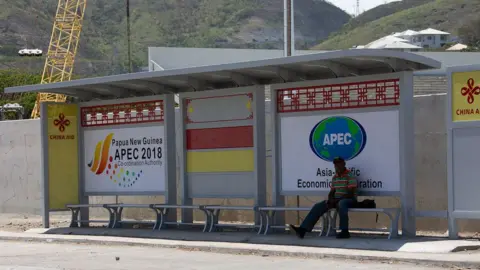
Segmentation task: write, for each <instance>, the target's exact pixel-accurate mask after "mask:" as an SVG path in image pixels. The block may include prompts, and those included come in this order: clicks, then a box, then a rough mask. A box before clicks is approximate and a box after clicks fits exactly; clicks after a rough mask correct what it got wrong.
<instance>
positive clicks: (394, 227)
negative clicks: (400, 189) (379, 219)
mask: <svg viewBox="0 0 480 270" xmlns="http://www.w3.org/2000/svg"><path fill="white" fill-rule="evenodd" d="M385 214H386V215H387V216H388V217H389V218H390V231H389V234H388V239H389V240H390V239H392V237H398V220H399V219H400V211H395V213H394V216H392V213H387V212H385Z"/></svg>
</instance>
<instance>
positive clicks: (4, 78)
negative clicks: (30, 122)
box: [0, 70, 41, 118]
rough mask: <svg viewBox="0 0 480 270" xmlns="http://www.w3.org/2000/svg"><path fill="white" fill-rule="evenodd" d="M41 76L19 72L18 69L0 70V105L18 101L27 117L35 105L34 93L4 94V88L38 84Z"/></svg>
mask: <svg viewBox="0 0 480 270" xmlns="http://www.w3.org/2000/svg"><path fill="white" fill-rule="evenodd" d="M40 80H41V76H40V75H38V74H30V73H25V72H21V71H20V70H0V105H4V104H7V103H18V104H20V105H22V106H23V108H24V109H25V115H24V118H28V117H29V116H30V114H31V112H32V110H33V107H34V106H35V100H36V96H37V94H36V93H23V94H4V92H3V91H4V89H5V88H7V87H12V86H21V85H32V84H39V83H40Z"/></svg>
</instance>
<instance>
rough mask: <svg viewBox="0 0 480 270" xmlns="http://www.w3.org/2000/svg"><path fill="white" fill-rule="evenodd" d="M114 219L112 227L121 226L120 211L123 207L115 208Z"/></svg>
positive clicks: (121, 211)
mask: <svg viewBox="0 0 480 270" xmlns="http://www.w3.org/2000/svg"><path fill="white" fill-rule="evenodd" d="M114 212H115V221H114V223H113V227H114V228H122V213H123V207H118V208H115V210H114Z"/></svg>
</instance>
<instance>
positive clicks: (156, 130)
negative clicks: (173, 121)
mask: <svg viewBox="0 0 480 270" xmlns="http://www.w3.org/2000/svg"><path fill="white" fill-rule="evenodd" d="M164 134H165V132H164V127H163V126H150V127H135V126H131V127H122V128H108V129H92V130H85V132H84V145H85V160H84V169H85V191H86V192H87V193H110V192H115V193H143V192H148V193H154V192H159V193H161V192H164V191H165V164H164V160H165V158H164V156H165V154H166V153H165V148H164V143H165V142H164Z"/></svg>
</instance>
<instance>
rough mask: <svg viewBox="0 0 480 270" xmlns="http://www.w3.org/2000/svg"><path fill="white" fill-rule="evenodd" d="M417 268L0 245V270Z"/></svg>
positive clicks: (411, 267) (122, 248) (140, 249)
mask: <svg viewBox="0 0 480 270" xmlns="http://www.w3.org/2000/svg"><path fill="white" fill-rule="evenodd" d="M7 269H8V270H60V269H62V270H70V269H72V270H73V269H75V270H76V269H94V270H96V269H98V270H121V269H126V270H131V269H145V270H149V269H152V270H153V269H154V270H157V269H176V270H183V269H197V270H207V269H208V270H217V269H218V270H224V269H229V270H245V269H262V270H284V269H285V270H287V269H288V270H291V269H302V270H318V269H329V270H336V269H345V270H347V269H348V270H367V269H368V270H393V269H397V270H419V269H438V268H434V267H433V266H426V265H416V264H415V263H411V264H399V263H395V262H388V263H381V262H373V261H346V260H338V259H337V260H335V259H322V260H315V259H309V258H299V257H296V258H291V257H283V258H279V257H268V256H263V257H262V256H252V255H234V254H217V253H207V252H198V251H185V250H178V249H164V248H155V247H132V246H105V245H102V246H99V245H97V246H92V245H77V244H47V243H26V242H0V270H7Z"/></svg>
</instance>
